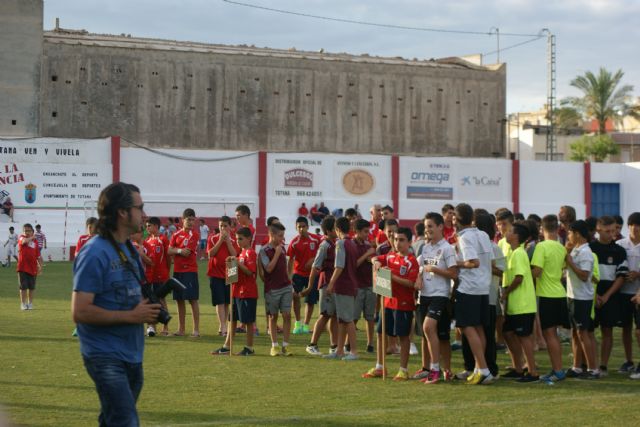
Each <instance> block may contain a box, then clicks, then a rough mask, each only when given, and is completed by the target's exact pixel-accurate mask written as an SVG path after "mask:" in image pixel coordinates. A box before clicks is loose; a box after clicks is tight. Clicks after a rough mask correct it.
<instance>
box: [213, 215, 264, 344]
mask: <svg viewBox="0 0 640 427" xmlns="http://www.w3.org/2000/svg"><path fill="white" fill-rule="evenodd" d="M252 240H253V236H252V235H251V230H249V228H247V227H242V228H239V229H238V230H237V231H236V242H237V245H238V249H239V251H240V253H239V254H238V256H235V255H230V256H229V257H228V258H227V262H228V263H229V262H232V261H236V263H237V265H238V282H237V283H234V284H233V285H232V289H231V294H232V296H233V309H232V313H233V314H232V317H231V330H230V331H229V333H228V334H227V339H226V340H225V342H224V345H223V346H222V347H220V348H219V349H217V350H215V351H212V352H211V354H212V355H214V356H217V355H221V354H229V351H230V350H229V349H230V348H231V339H233V337H235V333H236V326H237V324H238V321H240V323H242V324H244V325H246V327H247V331H250V330H252V329H253V325H255V322H256V309H257V304H258V286H257V285H256V271H257V268H258V266H257V261H258V256H257V255H256V252H255V251H254V250H253V249H251V241H252ZM254 353H255V351H254V350H253V334H252V333H247V345H246V346H245V347H244V348H243V349H242V351H240V352H238V353H236V356H251V355H253V354H254Z"/></svg>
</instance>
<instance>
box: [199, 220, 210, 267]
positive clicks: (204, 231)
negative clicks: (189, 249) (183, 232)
mask: <svg viewBox="0 0 640 427" xmlns="http://www.w3.org/2000/svg"><path fill="white" fill-rule="evenodd" d="M208 238H209V226H208V225H207V224H206V223H205V222H204V219H200V242H199V243H200V246H199V248H200V259H201V260H202V259H204V250H205V249H206V248H207V239H208Z"/></svg>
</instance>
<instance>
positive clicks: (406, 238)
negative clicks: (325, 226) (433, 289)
mask: <svg viewBox="0 0 640 427" xmlns="http://www.w3.org/2000/svg"><path fill="white" fill-rule="evenodd" d="M411 238H412V235H411V229H409V228H406V227H400V228H398V231H397V232H396V233H395V236H394V246H395V248H396V250H395V251H393V252H390V253H388V254H387V255H379V256H377V257H375V258H374V259H373V268H374V269H375V270H376V271H377V270H378V269H380V267H388V268H389V269H390V270H391V287H392V292H393V295H394V296H393V297H392V298H383V300H384V304H383V305H384V311H383V313H382V316H385V323H386V325H385V326H386V329H387V330H386V331H383V330H382V317H380V319H379V321H378V334H377V335H378V336H377V352H376V353H377V358H376V366H375V368H371V369H370V370H369V371H367V372H366V373H364V374H362V377H363V378H380V377H382V375H383V372H382V369H383V367H382V352H383V351H385V350H386V349H385V348H383V347H382V334H383V333H386V334H387V335H390V336H392V337H399V340H400V369H399V370H398V373H397V374H396V376H395V377H394V378H393V380H394V381H406V380H408V379H409V373H408V371H407V367H408V364H409V347H410V341H409V335H410V333H411V326H412V321H413V311H414V310H415V308H416V305H415V297H414V293H415V291H416V290H417V289H416V288H417V287H418V286H416V279H417V278H418V273H419V269H420V267H419V265H418V260H416V257H415V256H413V254H411V252H410V248H411ZM419 287H421V286H419Z"/></svg>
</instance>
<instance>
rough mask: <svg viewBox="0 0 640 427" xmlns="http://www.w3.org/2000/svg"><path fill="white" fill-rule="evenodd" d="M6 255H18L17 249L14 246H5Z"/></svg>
mask: <svg viewBox="0 0 640 427" xmlns="http://www.w3.org/2000/svg"><path fill="white" fill-rule="evenodd" d="M7 256H8V257H10V256H18V249H17V248H16V247H15V246H7Z"/></svg>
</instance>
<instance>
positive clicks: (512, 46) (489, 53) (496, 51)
mask: <svg viewBox="0 0 640 427" xmlns="http://www.w3.org/2000/svg"><path fill="white" fill-rule="evenodd" d="M500 35H502V33H500ZM543 37H544V36H536V37H534V38H532V39H529V40H525V41H523V42H520V43H516V44H512V45H511V46H507V47H503V48H501V49H500V50H492V51H491V52H487V53H483V54H482V56H489V55H494V54H496V53H498V52H504V51H505V50H509V49H513V48H516V47H518V46H522V45H525V44H528V43H533V42H535V41H538V40H540V39H541V38H543Z"/></svg>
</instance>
